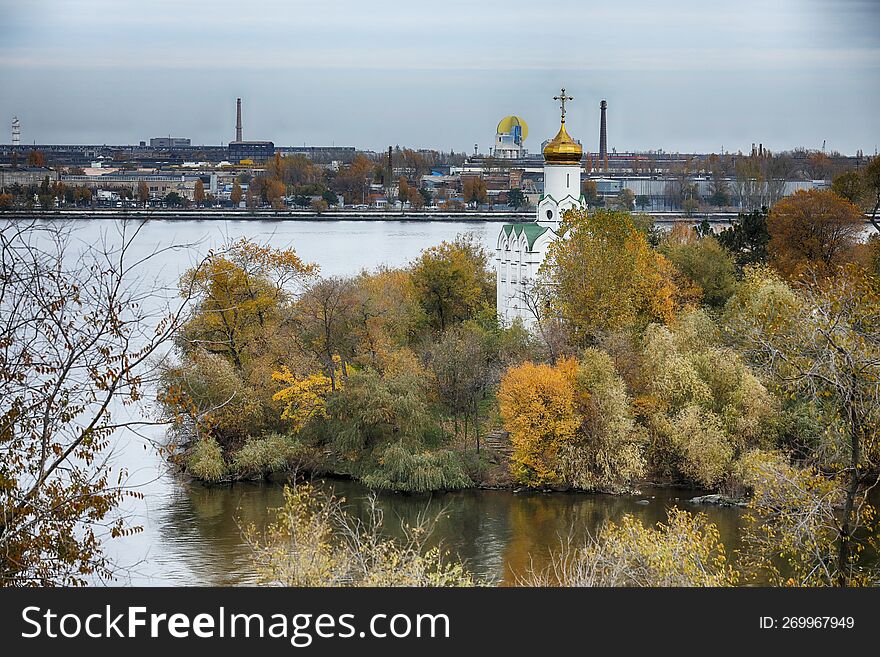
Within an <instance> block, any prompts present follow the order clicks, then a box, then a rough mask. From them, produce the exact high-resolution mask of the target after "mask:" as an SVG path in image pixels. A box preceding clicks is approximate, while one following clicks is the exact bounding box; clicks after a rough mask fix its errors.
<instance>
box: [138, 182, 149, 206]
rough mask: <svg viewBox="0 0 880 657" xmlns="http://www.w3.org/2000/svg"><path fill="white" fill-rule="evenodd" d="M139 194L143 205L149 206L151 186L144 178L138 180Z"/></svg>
mask: <svg viewBox="0 0 880 657" xmlns="http://www.w3.org/2000/svg"><path fill="white" fill-rule="evenodd" d="M137 195H138V200H139V201H140V202H141V205H143V206H144V207H147V202H148V201H149V200H150V187H149V185H147V183H146V182H145V181H143V180H141V181H140V182H138V186H137Z"/></svg>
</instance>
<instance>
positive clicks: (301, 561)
mask: <svg viewBox="0 0 880 657" xmlns="http://www.w3.org/2000/svg"><path fill="white" fill-rule="evenodd" d="M431 529H432V523H431V522H423V523H420V524H418V525H416V526H409V525H403V526H402V527H401V530H402V534H403V538H402V539H399V540H395V539H389V538H388V537H387V534H386V530H385V527H384V518H383V515H382V512H381V510H380V509H379V507H378V505H377V503H376V499H375V498H371V499H370V512H369V515H368V520H367V521H366V522H359V521H358V520H356V519H355V518H352V517H351V516H350V515H349V514H348V512H347V511H346V510H345V508H344V507H343V506H342V502H341V501H340V500H339V499H337V498H334V497H329V496H325V495H321V494H319V493H318V492H317V491H315V489H314V488H313V487H312V486H310V485H308V484H304V485H299V486H297V487H296V488H287V487H285V489H284V506H282V507H281V508H279V509H275V511H274V519H273V521H272V522H271V523H270V525H269V527H268V528H267V529H266V530H265V531H264V532H258V531H257V530H256V528H255V527H254V526H253V525H251V526H250V527H249V528H248V529H247V530H246V532H245V536H246V538H247V540H248V543H249V544H250V546H251V549H252V558H253V561H254V565H255V566H256V569H257V573H258V577H259V582H260V583H261V584H266V585H270V586H434V587H437V586H474V585H475V584H476V582H475V580H474V579H473V577H472V576H471V575H470V574H469V573H468V572H467V571H466V570H465V568H464V566H463V564H462V563H461V562H460V561H455V560H452V559H450V558H449V556H448V555H447V554H446V553H444V552H441V551H440V549H439V548H432V549H428V548H427V545H426V544H427V541H428V539H429V538H430V536H431Z"/></svg>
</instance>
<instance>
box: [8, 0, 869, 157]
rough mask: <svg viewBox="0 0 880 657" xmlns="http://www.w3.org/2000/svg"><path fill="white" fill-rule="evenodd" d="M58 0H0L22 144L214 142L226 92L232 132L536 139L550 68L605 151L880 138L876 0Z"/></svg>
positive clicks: (285, 136)
mask: <svg viewBox="0 0 880 657" xmlns="http://www.w3.org/2000/svg"><path fill="white" fill-rule="evenodd" d="M71 5H74V3H62V2H58V1H57V0H38V1H36V2H29V3H21V2H13V1H12V0H0V8H2V10H3V13H4V15H5V16H6V17H7V21H6V22H5V23H4V25H3V26H2V27H0V84H2V86H3V88H4V89H6V90H8V91H9V92H8V93H5V94H3V96H2V98H0V116H2V126H3V127H2V131H3V135H2V137H0V142H3V143H8V140H9V126H10V124H11V120H12V116H13V115H16V116H18V117H19V118H20V119H21V125H22V144H23V145H26V144H30V143H33V142H36V143H137V142H138V141H141V140H149V138H151V137H156V136H163V135H168V134H171V135H173V136H180V137H188V138H190V139H191V140H192V143H193V144H219V143H228V142H229V141H231V140H232V139H233V137H234V135H235V99H236V98H238V97H241V98H242V102H243V115H244V116H243V124H244V126H243V127H244V131H243V132H244V138H245V139H270V140H273V141H274V142H275V143H276V144H289V145H299V144H303V143H305V144H307V145H331V144H336V145H351V146H355V147H357V148H361V149H372V150H382V149H383V148H385V147H387V145H389V144H400V145H402V146H403V145H405V146H413V147H425V148H435V149H441V150H445V151H448V150H450V149H455V150H456V151H459V152H461V151H465V152H471V151H472V149H473V145H474V144H478V145H479V148H480V150H481V151H482V152H486V151H487V150H488V148H489V146H490V145H491V139H492V136H493V134H494V128H495V125H496V123H497V121H498V120H499V119H500V118H501V117H503V116H505V115H507V114H517V115H520V116H523V117H525V118H526V120H527V121H528V122H529V124H530V127H531V135H530V137H529V139H528V140H527V142H526V147H527V148H528V149H529V150H530V151H531V152H536V151H537V150H538V149H539V147H540V143H541V141H542V140H543V139H547V138H549V137H551V136H552V135H553V134H554V133H555V130H556V127H557V125H558V113H557V112H556V108H555V104H554V101H553V100H552V96H553V95H554V93H556V92H557V91H558V89H559V87H560V86H565V87H566V88H567V89H568V90H569V91H570V92H571V94H572V95H573V96H574V99H575V100H574V101H573V102H572V104H571V105H570V107H567V109H568V111H569V115H568V121H569V126H570V128H571V133H572V136H573V137H575V138H576V139H579V140H581V141H582V142H583V143H584V145H585V148H586V149H587V150H590V151H596V150H598V140H599V102H600V100H602V99H606V100H607V101H608V145H609V149H611V148H615V149H617V150H618V151H628V150H656V149H663V150H667V151H681V152H689V151H691V152H719V151H720V150H721V149H722V148H723V149H724V150H726V151H730V152H736V151H738V150H742V151H744V152H747V151H748V149H749V148H750V146H751V143H752V142H755V143H757V142H761V143H763V144H764V146H765V147H767V148H770V149H771V150H774V151H780V150H786V149H790V148H794V147H797V146H804V147H807V148H810V149H818V148H821V147H822V144H823V141H824V142H825V144H826V146H827V149H828V150H829V151H830V150H837V151H840V152H843V153H853V152H855V151H856V150H859V149H862V150H864V151H865V152H866V153H870V152H874V150H875V149H876V148H877V147H878V141H880V136H878V135H880V118H878V113H877V112H876V107H877V105H878V101H880V84H878V75H877V74H878V72H880V36H878V34H877V33H876V29H875V26H876V25H877V24H878V18H880V10H878V7H877V4H876V3H871V2H859V1H855V0H846V1H845V2H840V3H819V2H813V1H807V0H800V1H794V0H789V1H784V2H776V3H773V4H772V5H771V6H764V4H762V3H758V2H752V1H751V0H749V1H748V2H744V3H740V4H739V5H738V6H737V7H723V8H714V7H708V8H707V7H705V6H704V5H703V4H701V3H695V2H692V1H691V0H678V1H676V2H672V3H666V4H664V5H663V6H662V7H656V6H654V5H651V4H649V3H646V2H641V1H639V2H635V3H630V5H628V7H630V9H629V11H628V12H626V13H624V12H621V11H620V10H619V9H615V8H612V7H610V6H606V5H603V4H600V3H595V2H588V3H574V2H568V1H563V2H555V3H551V4H547V3H545V4H543V5H540V6H539V5H530V4H526V3H519V2H505V3H497V2H487V3H481V4H480V5H479V6H478V7H472V6H470V5H468V4H466V3H461V2H450V3H445V4H444V5H443V8H442V11H441V10H439V9H436V8H435V9H434V10H433V11H431V10H427V9H423V8H422V9H420V8H414V7H409V6H397V4H396V3H389V2H380V3H378V5H380V6H375V5H370V6H369V7H367V6H363V5H361V4H360V3H356V2H353V1H351V0H341V1H337V2H333V3H330V4H325V5H322V6H327V7H328V10H327V11H326V12H324V15H323V16H314V15H313V12H304V11H303V8H304V7H307V6H309V5H308V4H307V3H302V2H299V3H280V2H274V1H273V2H268V3H263V5H261V7H264V8H265V10H264V11H262V10H261V12H260V13H259V14H257V13H254V12H251V13H243V12H242V9H241V7H240V6H239V5H238V4H237V3H232V2H228V1H226V0H220V1H216V2H197V3H189V4H188V5H185V6H182V5H179V4H178V3H171V2H168V1H166V0H160V1H159V2H154V3H151V4H150V5H149V8H146V7H143V8H138V7H136V6H135V5H134V4H133V3H124V2H108V1H107V0H87V1H85V2H78V3H75V5H74V6H71ZM126 5H128V6H126ZM673 15H674V17H675V19H674V20H669V18H670V16H673ZM661 17H662V18H665V19H666V20H664V21H660V18H661ZM323 19H326V20H323ZM661 22H662V23H664V24H665V25H664V28H663V30H662V31H661V30H658V29H657V28H656V27H655V26H656V25H657V24H659V23H661ZM669 24H672V25H673V27H669Z"/></svg>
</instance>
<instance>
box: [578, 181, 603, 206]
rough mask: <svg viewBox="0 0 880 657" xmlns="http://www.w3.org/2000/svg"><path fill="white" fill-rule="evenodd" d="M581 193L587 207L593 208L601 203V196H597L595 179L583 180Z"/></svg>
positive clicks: (597, 189)
mask: <svg viewBox="0 0 880 657" xmlns="http://www.w3.org/2000/svg"><path fill="white" fill-rule="evenodd" d="M581 194H583V195H584V201H585V202H586V204H587V207H589V208H595V207H597V206H599V205H601V204H602V197H600V196H599V186H598V185H597V184H596V181H595V180H589V179H587V180H584V182H582V183H581Z"/></svg>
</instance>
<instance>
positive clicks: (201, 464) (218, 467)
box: [186, 437, 228, 483]
mask: <svg viewBox="0 0 880 657" xmlns="http://www.w3.org/2000/svg"><path fill="white" fill-rule="evenodd" d="M186 469H187V472H189V473H190V474H191V475H192V476H193V477H196V478H198V479H201V480H202V481H207V482H212V483H213V482H217V481H220V480H221V479H223V478H224V477H225V476H226V474H227V472H228V470H227V468H226V462H225V461H224V460H223V450H222V449H220V445H219V444H217V441H216V440H215V439H214V438H211V437H208V438H203V439H201V440H199V441H198V442H197V443H196V444H195V445H194V446H193V448H192V450H191V451H190V453H189V457H188V458H187V460H186Z"/></svg>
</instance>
